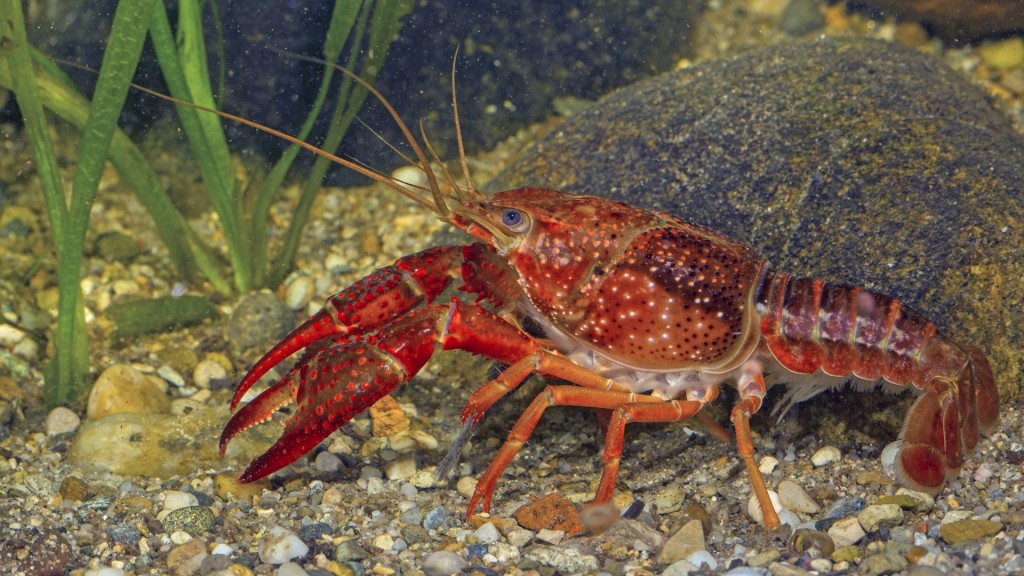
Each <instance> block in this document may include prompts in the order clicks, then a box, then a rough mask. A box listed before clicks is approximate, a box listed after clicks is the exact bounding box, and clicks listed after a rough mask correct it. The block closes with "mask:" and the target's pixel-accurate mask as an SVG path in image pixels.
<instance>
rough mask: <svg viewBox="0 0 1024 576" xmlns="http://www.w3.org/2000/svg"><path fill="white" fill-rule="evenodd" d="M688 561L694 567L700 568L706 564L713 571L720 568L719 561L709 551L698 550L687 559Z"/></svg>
mask: <svg viewBox="0 0 1024 576" xmlns="http://www.w3.org/2000/svg"><path fill="white" fill-rule="evenodd" d="M686 561H687V562H689V563H690V564H693V565H694V566H696V567H698V568H700V567H701V566H703V565H704V564H707V566H708V568H710V569H711V570H712V571H714V570H716V569H717V568H718V561H717V560H715V557H714V556H712V555H711V553H710V552H708V551H707V550H698V551H696V552H694V553H693V554H690V555H689V556H687V557H686Z"/></svg>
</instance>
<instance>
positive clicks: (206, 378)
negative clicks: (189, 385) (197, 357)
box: [192, 360, 228, 388]
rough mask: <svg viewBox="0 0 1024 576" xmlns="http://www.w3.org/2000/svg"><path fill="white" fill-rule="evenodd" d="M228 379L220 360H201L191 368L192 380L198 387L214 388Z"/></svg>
mask: <svg viewBox="0 0 1024 576" xmlns="http://www.w3.org/2000/svg"><path fill="white" fill-rule="evenodd" d="M227 379H228V371H227V369H226V368H224V366H222V365H221V364H220V362H214V361H213V360H201V361H200V362H199V363H198V364H196V367H195V368H193V369H192V382H193V383H194V384H195V385H196V386H197V387H199V388H215V387H217V385H218V384H220V383H221V382H225V381H227Z"/></svg>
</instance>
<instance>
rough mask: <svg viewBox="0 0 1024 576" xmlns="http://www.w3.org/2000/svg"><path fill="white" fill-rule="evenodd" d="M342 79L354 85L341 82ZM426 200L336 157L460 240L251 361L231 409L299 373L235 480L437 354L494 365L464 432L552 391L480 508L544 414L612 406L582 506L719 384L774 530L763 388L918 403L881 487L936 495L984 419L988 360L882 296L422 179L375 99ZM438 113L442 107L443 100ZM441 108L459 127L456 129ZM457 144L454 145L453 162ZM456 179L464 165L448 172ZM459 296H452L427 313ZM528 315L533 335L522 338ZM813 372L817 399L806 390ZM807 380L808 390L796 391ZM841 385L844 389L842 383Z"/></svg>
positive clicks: (662, 225) (645, 221)
mask: <svg viewBox="0 0 1024 576" xmlns="http://www.w3.org/2000/svg"><path fill="white" fill-rule="evenodd" d="M357 80H358V79H357ZM367 87H368V88H369V89H370V90H371V91H372V92H373V93H374V95H375V96H376V97H377V98H378V99H379V100H380V101H381V102H382V103H383V104H384V105H385V106H386V107H387V108H388V110H389V111H390V112H391V114H392V116H394V118H395V119H396V121H397V122H398V123H399V126H400V127H401V128H402V130H403V132H404V133H405V136H406V139H407V140H408V142H409V145H410V147H411V148H412V149H413V151H414V152H415V154H416V157H417V159H418V163H419V166H420V168H421V169H422V170H423V171H424V172H425V173H426V176H427V179H428V181H429V187H427V188H423V189H421V188H419V187H416V186H413V185H408V184H404V183H400V182H398V181H395V180H393V179H390V178H387V177H386V176H382V175H380V174H378V173H376V172H373V171H370V170H368V169H366V168H364V167H363V166H361V165H358V164H354V163H352V162H350V161H348V160H344V159H340V158H335V160H336V161H338V162H340V163H342V164H344V165H346V166H348V167H350V168H352V169H353V170H356V171H358V172H360V173H363V174H366V175H368V176H369V177H371V178H374V179H375V180H377V181H379V182H382V183H384V184H385V185H387V186H389V187H390V188H392V189H394V190H396V191H398V192H400V193H402V194H404V195H405V196H407V197H409V198H411V199H413V200H414V201H416V202H418V203H419V204H421V205H423V206H425V207H426V208H429V209H430V210H432V211H434V212H435V213H436V214H437V215H438V216H439V217H440V218H442V219H444V220H446V221H447V222H449V223H451V224H453V225H455V226H456V227H458V228H461V229H462V230H464V231H466V232H467V233H469V235H471V236H473V237H474V238H476V239H477V241H476V242H473V243H470V244H466V245H463V246H446V247H439V248H430V249H427V250H424V251H423V252H420V253H417V254H414V255H411V256H406V257H403V258H400V259H398V260H397V261H396V262H395V263H394V264H393V265H391V266H388V267H385V268H382V269H380V270H377V271H375V272H373V273H371V274H370V275H369V276H367V277H365V278H363V279H362V280H359V281H358V282H356V283H355V284H353V285H352V286H350V287H349V288H347V289H345V290H343V291H342V292H340V293H338V294H335V295H334V296H331V297H330V298H329V299H328V300H327V304H326V305H325V306H324V307H323V308H322V309H321V310H320V311H319V312H317V313H316V314H314V315H313V316H312V317H311V318H310V319H309V320H307V321H306V322H305V323H303V324H302V325H301V326H299V327H298V328H296V329H295V330H294V331H293V332H292V333H291V334H289V335H288V336H287V337H286V338H285V339H284V340H283V341H281V342H280V343H279V344H277V345H276V346H275V347H274V348H273V349H271V350H270V351H269V352H267V354H266V355H265V356H263V358H261V359H260V360H259V361H258V362H257V363H256V364H255V366H253V368H252V369H251V370H250V371H249V373H248V374H246V375H245V377H244V378H243V379H242V381H241V382H240V383H239V385H238V388H237V390H236V392H235V395H234V398H233V400H232V408H234V407H236V406H237V405H238V403H239V401H240V400H241V399H242V396H243V395H244V394H245V392H246V391H247V390H248V389H249V388H250V387H251V386H252V385H253V384H254V383H255V382H256V381H257V380H258V379H259V378H260V377H261V376H262V375H263V374H265V373H266V372H267V371H268V370H270V369H271V368H272V367H274V366H275V365H277V364H278V363H279V362H280V361H282V360H284V359H285V358H286V357H288V356H289V355H291V354H293V353H294V352H297V351H299V350H304V352H303V355H302V356H301V358H300V360H299V361H298V363H297V364H296V366H295V367H294V368H293V369H292V370H291V371H290V372H289V373H288V374H287V375H286V376H285V377H283V378H281V379H280V380H278V381H277V382H276V383H275V384H273V385H272V386H271V387H270V388H269V389H267V390H265V391H264V392H263V393H261V394H260V395H258V396H257V397H256V398H255V399H254V400H252V401H251V402H249V403H248V404H247V405H245V406H243V407H242V408H241V409H240V410H239V411H238V412H237V413H236V414H235V415H234V416H233V417H232V418H231V420H230V422H228V424H227V426H226V428H225V430H224V433H223V435H222V436H221V450H222V451H223V450H224V449H225V447H226V446H227V444H228V442H230V440H231V439H232V438H233V437H234V436H235V435H237V434H238V433H240V432H242V431H243V430H245V429H247V428H249V427H251V426H254V425H256V424H259V423H260V422H263V421H265V420H267V419H269V418H270V417H271V415H272V414H273V413H274V411H275V410H277V409H278V408H280V407H282V406H284V405H286V404H289V403H290V402H294V403H295V404H297V407H296V409H295V412H294V413H293V414H292V415H291V416H290V417H289V419H288V421H287V424H286V427H285V430H284V433H283V434H282V436H281V437H280V438H279V439H278V440H277V442H276V443H275V444H274V445H273V446H272V447H271V448H270V449H269V450H268V451H267V452H265V453H264V454H262V455H261V456H259V457H258V458H257V459H256V460H255V461H253V462H252V463H251V464H250V465H249V467H248V468H247V469H246V471H245V472H244V474H243V475H242V480H243V481H250V480H255V479H257V478H261V477H263V476H266V475H268V474H270V473H272V472H274V471H276V470H278V469H280V468H282V467H284V466H286V465H288V464H290V463H291V462H294V461H295V460H296V459H298V458H299V457H301V456H302V455H303V454H306V453H307V452H309V451H310V450H312V449H313V448H314V447H315V446H316V445H317V444H318V443H319V442H321V441H322V440H323V439H324V438H326V437H327V436H328V435H330V434H331V432H333V431H334V430H337V429H338V428H339V427H340V426H342V425H343V424H344V423H345V422H347V421H349V420H350V419H351V418H353V417H354V416H355V415H357V414H359V413H360V412H362V411H363V410H365V409H367V408H368V407H369V406H371V405H372V404H373V403H374V402H376V401H377V400H378V399H380V398H381V397H383V396H385V395H387V394H389V393H390V392H391V391H392V390H394V389H395V388H396V387H397V386H398V385H400V384H402V383H403V382H406V381H408V380H409V379H411V378H412V377H413V376H415V375H416V373H417V372H418V371H419V370H420V369H421V368H422V367H423V365H424V364H425V363H426V362H427V360H428V359H429V358H430V357H431V355H432V354H433V353H434V351H435V350H436V349H437V348H439V347H440V348H442V349H460V350H465V351H468V352H471V353H474V354H480V355H483V356H486V357H489V358H492V359H494V360H496V361H498V362H500V363H502V364H504V365H506V366H507V368H505V369H504V370H503V371H502V372H501V374H500V375H499V376H497V377H496V378H494V379H493V380H491V381H490V382H488V383H486V384H485V385H484V386H483V387H481V388H479V389H478V390H476V391H475V392H474V393H473V394H472V395H471V397H470V399H469V401H468V403H467V405H466V407H465V409H464V411H463V413H462V418H463V420H464V421H466V422H467V423H470V424H473V423H475V422H477V421H479V419H481V418H482V417H483V415H484V414H485V413H486V412H487V411H488V409H489V408H491V407H492V406H493V405H495V403H496V402H498V401H499V400H501V399H502V398H503V397H505V396H506V395H507V394H508V393H509V392H511V391H512V390H514V389H515V388H516V387H517V386H519V385H520V384H521V383H522V382H523V381H524V380H525V379H526V378H527V377H528V376H529V375H530V374H534V373H536V374H540V375H543V376H549V377H552V378H557V379H561V380H564V381H566V382H569V383H570V384H564V385H550V386H548V387H546V388H545V389H544V390H543V392H541V393H540V394H539V395H538V396H537V397H536V398H534V399H533V401H532V402H531V403H530V405H529V407H528V408H527V409H526V411H525V412H524V413H523V414H522V416H520V418H519V420H518V422H517V423H516V424H515V425H514V426H513V427H512V430H511V432H510V433H509V435H508V439H507V440H506V441H505V443H504V444H503V445H502V446H501V448H500V450H499V451H498V453H497V455H496V456H495V457H494V459H493V460H492V461H491V464H490V466H489V467H488V468H487V470H486V471H485V472H484V473H483V475H482V477H481V478H480V480H479V483H478V484H477V486H476V490H475V493H474V494H473V496H472V498H471V499H470V502H469V510H468V512H469V513H470V514H472V513H473V511H474V510H475V509H476V507H477V506H478V505H482V508H483V510H484V511H488V510H489V509H490V506H491V497H492V494H493V491H494V488H495V485H496V483H497V481H498V478H499V477H500V475H501V473H502V471H503V470H504V469H505V467H506V466H507V465H508V464H509V462H510V461H511V460H512V459H513V458H514V457H515V455H516V454H517V453H518V451H519V449H520V448H521V447H522V445H523V444H524V443H525V442H526V440H527V439H528V438H529V436H530V434H531V432H532V431H533V429H534V427H535V426H536V424H537V422H538V421H539V419H540V418H541V416H542V414H543V412H544V410H545V409H546V408H548V407H550V406H583V407H590V408H600V409H605V410H609V411H611V414H612V416H611V418H610V421H609V423H608V427H607V434H606V439H605V448H604V472H603V475H602V477H601V482H600V484H599V486H598V489H597V493H596V496H595V502H607V501H609V500H610V499H611V498H612V495H613V490H614V486H615V478H616V475H617V473H618V469H619V459H620V456H621V453H622V446H623V433H624V429H625V425H626V424H627V423H628V422H670V421H678V420H684V419H688V418H693V417H697V418H699V419H701V420H702V421H703V422H704V423H705V424H707V425H708V427H709V428H711V429H712V430H714V429H716V428H717V429H718V430H719V431H720V430H721V429H720V428H718V427H717V425H716V424H715V423H714V422H711V421H710V419H709V418H708V417H707V416H705V415H704V414H703V412H701V408H703V407H704V405H705V404H707V403H708V402H711V401H712V400H714V399H715V398H716V397H717V396H718V393H719V387H720V386H722V385H723V384H732V385H734V386H735V387H736V389H737V391H738V394H739V398H738V401H737V402H736V404H735V405H734V406H733V408H732V411H731V420H732V424H733V426H734V428H735V436H736V444H737V448H738V451H739V454H740V456H741V458H742V459H743V461H744V463H745V465H746V468H747V471H748V473H749V476H750V481H751V484H752V485H753V489H754V493H755V494H756V496H757V499H758V502H759V503H760V505H761V509H762V510H763V511H764V518H765V526H766V527H768V528H774V527H777V526H778V525H779V519H778V516H777V514H776V513H775V511H774V508H773V507H772V506H771V503H770V500H769V495H768V490H767V487H766V486H765V482H764V480H763V478H762V477H761V474H760V472H759V470H758V467H757V464H756V463H755V459H754V446H753V441H752V438H751V432H750V425H749V419H750V416H751V415H752V414H754V413H755V412H757V411H758V409H759V408H760V407H761V403H762V399H763V398H764V395H765V392H766V388H767V385H766V382H765V374H770V375H772V376H774V377H775V379H777V380H781V381H783V382H785V381H787V376H789V375H809V376H803V377H800V378H796V379H795V380H796V381H797V382H798V383H797V384H795V386H805V388H802V389H797V390H796V391H791V398H794V399H798V400H803V399H806V398H809V397H811V396H813V395H814V394H815V393H817V392H818V391H821V390H823V389H825V388H827V387H829V385H830V384H832V383H834V382H835V381H836V378H829V377H841V378H842V379H852V380H854V381H856V382H859V383H875V382H881V383H882V384H883V385H887V386H889V387H902V388H908V389H912V390H913V391H915V392H916V393H917V394H918V398H917V400H916V402H915V403H914V404H913V407H912V408H911V409H910V411H909V413H908V414H907V417H906V420H905V423H904V425H903V431H902V434H901V436H902V447H901V450H900V452H899V455H898V457H897V468H898V476H899V477H898V480H899V481H900V482H901V483H903V484H905V485H907V486H909V487H912V488H915V489H917V490H922V491H926V492H930V493H936V492H938V491H939V490H940V489H941V488H942V486H943V485H944V484H945V482H946V479H947V478H948V477H950V476H951V475H952V474H955V473H956V472H957V471H958V470H959V468H960V467H961V465H962V464H963V460H964V456H965V455H966V454H968V453H970V452H972V451H973V450H974V448H975V446H976V445H977V443H978V440H979V433H982V432H991V431H992V430H993V429H994V428H995V426H996V425H997V423H998V413H999V399H998V395H997V391H996V387H995V383H994V381H993V377H992V372H991V369H990V368H989V365H988V363H987V361H986V360H985V357H984V356H983V355H982V353H981V352H980V351H978V350H977V349H974V348H970V347H965V346H961V345H959V344H957V343H955V342H953V341H952V340H950V339H949V338H947V337H946V336H945V335H943V334H942V333H941V332H939V331H938V330H937V329H936V327H935V325H934V324H932V323H931V322H930V321H928V320H927V319H926V318H925V317H924V316H922V315H921V314H919V313H918V312H916V311H914V310H912V309H911V308H909V307H908V306H906V305H904V304H903V303H901V302H900V301H898V300H895V299H893V298H890V297H888V296H885V295H883V294H879V293H875V292H871V291H869V290H865V289H861V288H856V287H852V286H845V285H839V284H833V283H829V282H824V281H822V280H815V279H809V278H794V277H791V276H790V275H789V274H786V273H784V272H780V271H777V270H774V269H772V268H771V267H770V266H769V264H768V261H767V260H766V259H765V258H763V257H761V256H759V255H758V254H756V253H754V252H753V251H752V250H751V249H750V248H749V247H747V246H746V245H744V244H743V243H742V242H739V241H737V240H734V239H731V238H728V237H726V236H724V235H722V234H719V233H717V232H714V231H712V230H709V229H707V228H704V227H702V226H698V225H696V224H693V223H690V222H686V221H683V220H680V219H678V218H675V217H672V216H669V215H666V214H661V213H656V212H651V211H648V210H644V209H642V208H638V207H635V206H630V205H627V204H623V203H619V202H614V201H610V200H606V199H603V198H598V197H583V196H571V195H567V194H564V193H561V192H558V191H555V190H546V189H540V188H520V189H516V190H507V191H504V192H499V193H497V194H495V195H493V196H491V197H486V196H484V195H483V194H481V193H480V192H478V191H477V189H476V188H475V187H474V186H473V185H472V183H471V180H470V179H469V176H468V173H467V174H466V178H465V184H461V185H460V184H458V183H456V182H455V180H454V179H453V178H452V177H451V176H450V175H449V174H447V172H444V173H443V174H442V178H440V180H442V182H439V178H438V177H437V176H436V175H435V173H434V171H433V170H432V168H431V164H430V162H429V161H428V159H427V158H426V155H425V154H424V153H423V151H422V149H421V148H420V146H419V145H418V144H417V142H416V139H415V138H413V137H412V135H411V133H410V132H409V130H408V129H407V128H406V127H405V125H404V123H402V121H401V119H400V118H399V117H398V115H397V114H396V113H395V112H394V110H393V109H392V108H391V106H390V105H389V104H388V103H387V100H386V99H384V98H383V96H381V95H380V94H379V92H377V91H376V90H375V89H373V88H372V87H370V86H367ZM453 103H454V101H453ZM457 118H458V116H457V106H456V128H457V127H458V121H457ZM461 149H462V146H461V140H460V151H461ZM463 171H464V172H468V171H467V170H466V169H465V162H463ZM453 281H454V283H455V284H456V288H457V296H455V297H454V298H452V299H451V300H450V301H439V298H438V297H439V296H440V295H441V294H442V292H443V291H444V290H445V289H446V288H447V287H449V284H450V283H452V282H453ZM526 318H529V319H531V320H532V323H533V324H536V325H538V326H539V327H540V328H541V330H542V331H543V337H542V338H538V337H535V336H532V335H531V334H529V333H527V332H526V331H524V330H523V321H524V320H525V319H526ZM816 377H820V380H823V381H824V382H825V383H823V384H811V385H810V386H811V387H810V388H806V386H808V385H807V384H806V382H807V381H808V378H811V379H813V378H816ZM812 381H813V380H812ZM840 381H841V380H840Z"/></svg>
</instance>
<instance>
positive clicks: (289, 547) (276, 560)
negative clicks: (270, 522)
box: [258, 526, 309, 564]
mask: <svg viewBox="0 0 1024 576" xmlns="http://www.w3.org/2000/svg"><path fill="white" fill-rule="evenodd" d="M258 552H259V556H260V560H262V561H263V562H264V563H266V564H283V563H284V562H287V561H289V560H291V559H293V558H301V557H303V556H305V555H306V553H307V552H309V547H308V546H306V545H305V544H304V543H303V542H302V540H300V539H299V537H298V536H296V535H295V533H294V532H292V531H291V530H288V529H287V528H282V527H281V526H274V527H273V528H271V529H270V530H269V531H268V532H267V534H266V535H265V536H264V537H263V540H261V541H260V544H259V548H258Z"/></svg>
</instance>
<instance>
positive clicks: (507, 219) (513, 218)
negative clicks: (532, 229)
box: [501, 208, 523, 228]
mask: <svg viewBox="0 0 1024 576" xmlns="http://www.w3.org/2000/svg"><path fill="white" fill-rule="evenodd" d="M501 222H502V223H503V224H504V225H505V226H508V227H509V228H515V227H516V226H518V225H519V224H521V223H522V222H523V213H522V212H520V211H519V210H513V209H511V208H509V209H508V210H505V212H504V213H503V214H502V215H501Z"/></svg>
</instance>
